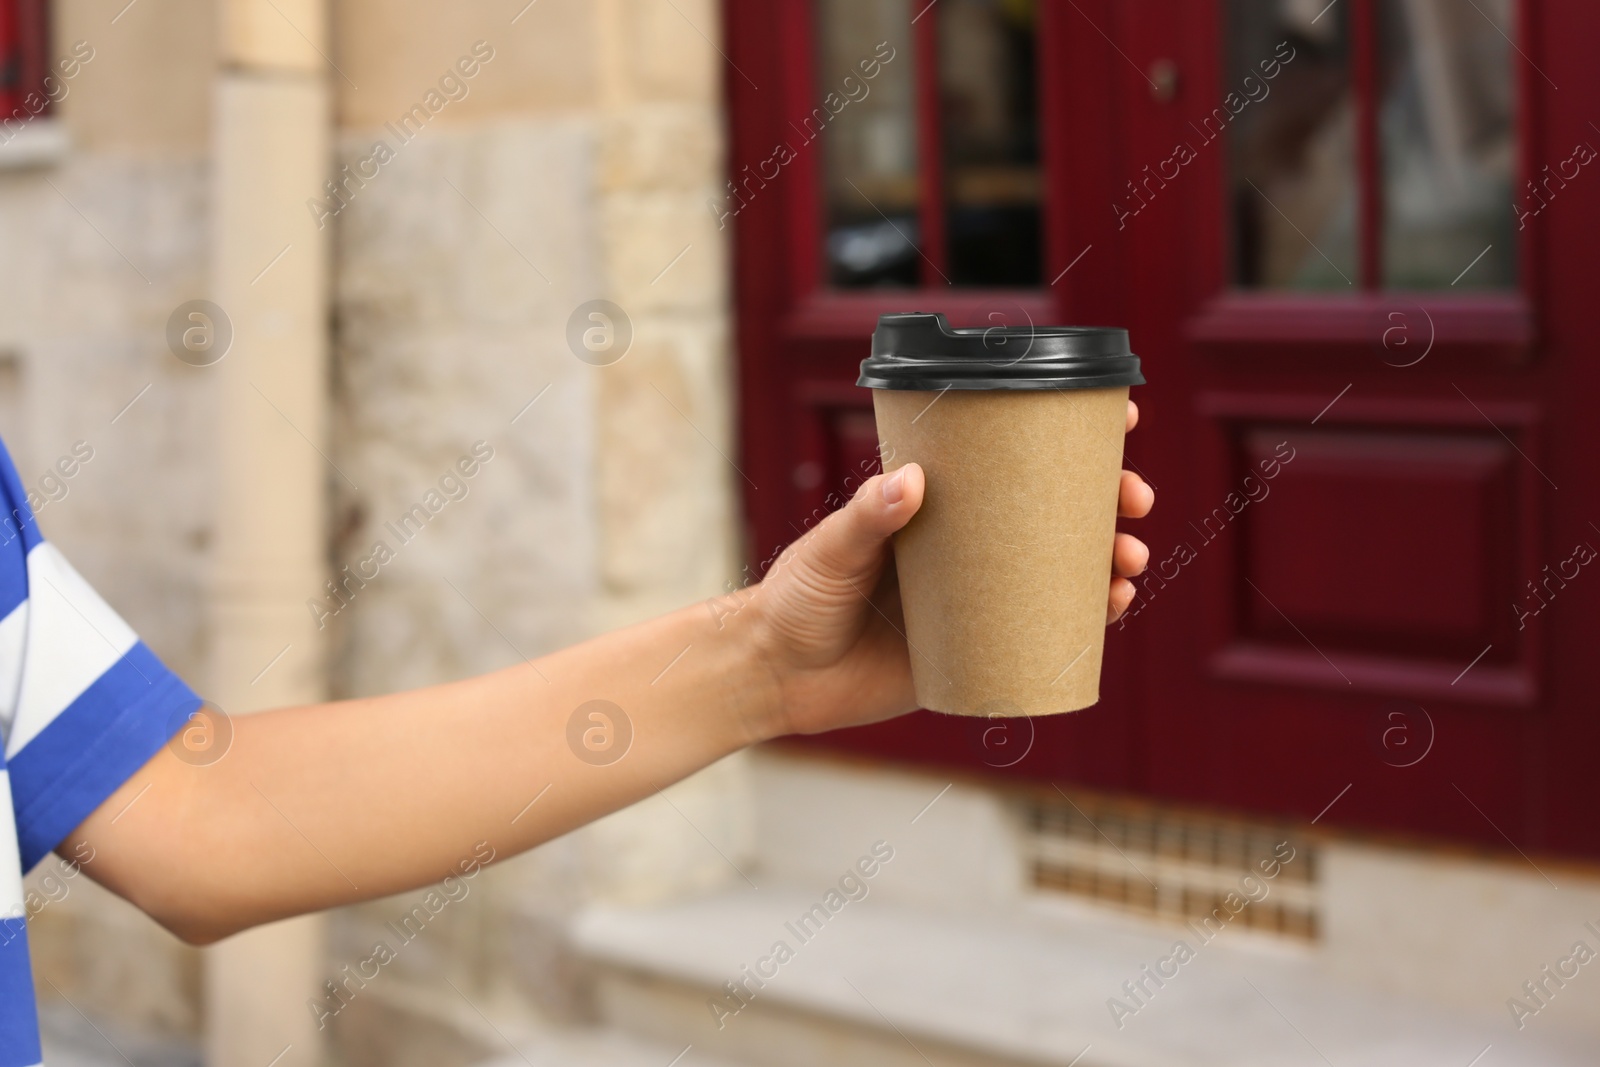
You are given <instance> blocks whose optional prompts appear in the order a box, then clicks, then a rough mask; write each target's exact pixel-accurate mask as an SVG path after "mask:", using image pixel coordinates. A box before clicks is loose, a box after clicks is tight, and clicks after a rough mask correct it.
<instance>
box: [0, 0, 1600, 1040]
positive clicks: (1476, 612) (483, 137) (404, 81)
mask: <svg viewBox="0 0 1600 1067" xmlns="http://www.w3.org/2000/svg"><path fill="white" fill-rule="evenodd" d="M1597 35H1600V14H1597V12H1596V10H1595V9H1593V8H1592V6H1591V5H1587V4H1580V3H1578V2H1577V0H1332V2H1331V3H1329V2H1327V0H1184V2H1182V3H1180V2H1178V0H932V2H929V0H854V2H851V3H843V2H837V0H740V2H738V3H733V2H729V3H727V4H723V5H718V4H716V3H713V2H712V0H588V2H579V0H463V2H458V3H455V4H451V5H439V4H425V3H420V2H413V0H392V2H390V3H385V4H380V3H377V2H375V0H217V2H207V0H131V2H130V0H0V114H4V115H6V116H9V117H8V118H5V119H3V121H0V434H3V435H4V437H5V440H6V443H7V445H8V447H9V448H10V450H11V452H12V454H13V456H14V457H15V459H16V461H17V464H18V467H19V469H20V471H21V474H22V477H23V479H24V482H25V483H26V484H27V486H28V487H29V490H30V493H31V494H32V497H31V499H32V500H33V502H34V506H35V510H36V511H37V513H38V517H39V522H40V524H41V526H42V527H43V529H44V531H45V533H46V534H47V535H48V536H49V537H51V538H52V539H53V540H54V541H56V542H57V543H58V544H59V545H61V547H62V548H63V550H64V551H65V552H66V554H67V555H68V556H69V558H71V559H72V560H73V561H74V562H75V563H76V565H77V566H78V567H79V569H80V570H82V571H83V572H84V574H85V575H86V577H88V579H89V580H90V581H91V582H92V583H93V584H94V585H95V586H97V587H98V588H99V589H100V591H101V592H102V593H103V594H104V595H105V596H106V597H107V599H108V600H110V602H111V603H112V604H113V605H114V606H115V607H116V608H117V609H118V610H119V611H120V612H121V613H122V614H123V615H124V616H126V617H127V618H128V619H129V621H130V622H131V623H132V624H133V626H134V627H135V629H137V630H138V631H139V632H140V633H141V635H142V636H143V637H144V638H145V639H146V640H147V641H148V642H149V643H150V645H151V646H152V647H153V648H155V649H156V651H157V652H158V653H159V654H160V655H161V656H162V657H163V658H164V659H166V661H167V662H168V663H169V664H171V665H172V666H173V667H174V668H175V669H177V670H178V671H179V672H180V673H181V674H183V675H184V676H185V677H186V678H188V679H189V680H190V681H191V683H192V684H194V685H195V686H196V688H198V689H199V690H200V691H201V692H203V693H205V694H206V695H207V697H208V698H209V699H210V700H211V701H212V702H214V704H215V706H216V707H217V708H218V709H220V711H219V712H218V713H217V714H214V715H213V716H212V717H211V719H210V720H209V722H210V723H211V725H212V727H213V728H214V730H215V731H216V736H215V737H214V738H212V739H211V741H210V742H209V747H205V748H203V749H202V750H201V751H199V752H197V753H196V754H195V755H194V757H193V758H194V760H195V762H197V763H199V764H202V765H204V764H206V763H207V762H210V761H214V760H216V759H222V758H226V747H227V746H226V741H227V725H228V721H229V718H230V717H233V716H238V715H243V714H248V713H249V712H251V711H254V710H260V709H263V708H268V707H274V706H280V705H282V704H285V703H294V702H305V701H314V700H320V699H326V698H330V697H342V696H355V695H363V694H371V693H381V692H388V691H393V690H397V689H402V688H409V687H413V686H418V685H424V684H428V683H432V682H437V681H442V680H446V679H453V678H459V677H462V676H465V675H468V674H473V673H477V672H481V671H486V670H490V669H494V668H497V667H501V666H505V665H508V664H512V663H515V662H518V661H519V660H521V659H522V658H524V657H528V656H536V655H539V654H542V653H545V652H549V651H552V650H554V649H556V648H559V647H561V646H563V645H566V644H569V643H571V642H574V641H578V640H581V639H583V638H585V637H587V636H590V635H593V634H596V633H599V632H603V631H605V630H609V629H611V628H614V627H616V626H619V625H623V624H626V623H628V622H631V621H635V620H638V619H642V618H646V617H649V616H651V615H653V614H656V613H659V612H662V611H665V610H668V609H670V608H674V607H678V606H680V605H682V604H685V603H689V602H692V601H695V600H697V599H705V598H709V597H713V596H717V595H719V594H723V593H726V592H728V591H730V590H733V589H737V588H738V587H740V586H742V585H744V584H746V583H748V582H749V581H751V580H753V579H754V577H755V576H756V575H757V574H759V571H760V567H761V566H762V563H763V561H767V560H769V559H771V558H772V556H773V555H774V554H775V553H776V551H777V550H778V549H779V548H780V547H781V546H782V545H784V544H786V543H787V542H788V541H790V540H792V539H793V538H794V537H795V536H796V535H797V534H798V533H799V532H800V531H801V530H803V529H804V528H805V527H806V526H807V524H809V523H811V522H814V521H816V519H817V518H819V517H820V516H821V515H823V514H825V513H826V512H827V511H828V510H830V509H831V508H833V507H836V506H837V505H838V504H839V503H840V502H841V500H842V499H843V498H845V497H847V496H848V494H849V492H850V491H851V490H852V489H853V487H854V486H855V485H856V484H858V483H859V481H860V480H861V478H862V477H864V476H865V475H866V474H868V473H870V472H871V471H872V470H873V469H874V467H873V464H874V462H875V461H874V446H875V440H876V439H875V435H874V430H873V423H872V416H871V402H870V398H869V397H868V396H867V395H866V394H865V391H863V390H858V389H856V388H855V386H854V379H855V367H856V364H857V363H858V362H859V360H860V359H861V358H862V357H863V356H864V355H865V354H866V350H867V339H868V337H869V335H870V332H871V329H872V326H873V323H874V322H875V319H876V316H877V315H878V314H880V313H882V312H886V311H906V310H928V311H933V310H938V311H944V312H946V313H947V314H948V315H949V316H950V318H951V320H952V321H953V322H956V323H957V324H962V325H993V324H1005V325H1020V324H1026V323H1028V322H1035V323H1045V322H1084V323H1090V322H1092V323H1106V324H1123V325H1127V326H1128V327H1129V328H1130V329H1131V331H1132V336H1133V341H1134V347H1135V350H1136V351H1138V352H1139V353H1140V354H1141V356H1142V357H1143V359H1144V365H1145V373H1146V375H1147V377H1148V378H1149V381H1150V384H1149V385H1148V386H1145V387H1141V388H1140V389H1138V390H1136V393H1135V395H1136V399H1137V400H1138V401H1139V403H1140V405H1141V408H1142V410H1143V413H1144V423H1143V425H1142V426H1141V428H1140V429H1139V431H1138V432H1137V433H1136V434H1134V435H1133V437H1131V438H1130V439H1129V443H1128V452H1127V455H1128V461H1129V465H1130V466H1133V467H1135V468H1136V469H1138V470H1140V471H1141V472H1142V473H1143V474H1144V475H1145V477H1146V478H1147V479H1148V480H1149V481H1150V482H1151V483H1152V484H1153V485H1155V486H1156V488H1157V490H1158V499H1159V502H1160V506H1159V507H1158V509H1157V512H1156V514H1155V515H1154V516H1153V517H1152V518H1151V519H1150V520H1147V521H1146V522H1144V523H1141V524H1140V526H1139V533H1140V535H1141V536H1142V537H1144V538H1145V539H1146V540H1147V541H1148V542H1149V544H1150V547H1151V550H1152V554H1151V570H1150V572H1149V573H1148V574H1147V576H1146V577H1144V578H1141V579H1140V581H1139V583H1138V586H1139V589H1140V596H1139V598H1138V600H1136V602H1135V605H1134V607H1133V609H1132V610H1131V611H1130V612H1129V614H1128V616H1127V617H1126V618H1125V619H1124V620H1123V622H1122V623H1120V624H1119V625H1118V626H1115V627H1113V629H1112V631H1111V633H1110V635H1109V639H1108V649H1107V662H1106V669H1105V675H1104V681H1103V699H1102V702H1101V703H1100V705H1098V706H1097V707H1095V708H1094V709H1091V710H1088V711H1085V712H1080V713H1077V714H1075V715H1072V716H1067V717H1063V718H1059V719H1046V720H1037V721H1031V722H1030V721H1026V720H1023V721H1008V720H992V721H988V720H972V721H964V720H955V719H948V718H941V717H938V716H933V715H930V714H927V713H918V714H916V715H913V716H910V717H908V718H906V719H904V720H901V721H898V722H895V723H890V724H884V725H881V726H878V727H873V728H869V729H864V730H858V731H848V732H845V733H842V734H839V735H834V736H829V737H824V738H819V739H811V740H808V741H806V742H804V743H801V742H797V741H791V742H785V743H781V744H777V745H772V746H767V747H766V748H765V749H763V750H760V751H754V752H748V753H743V754H740V755H739V756H736V757H734V758H732V759H729V760H727V761H725V762H723V763H721V764H719V765H717V766H715V767H712V768H710V769H709V770H707V771H705V772H704V773H702V774H700V775H698V776H696V777H695V778H693V779H691V780H689V781H686V782H684V783H682V784H680V785H678V786H675V787H673V788H672V789H669V790H667V791H666V793H665V794H663V795H662V796H660V797H658V798H656V799H654V800H652V801H650V802H647V803H644V804H641V805H638V806H637V807H635V808H633V809H630V810H628V811H625V812H622V813H619V814H617V815H615V816H613V817H611V818H608V819H606V820H603V821H602V822H600V823H598V824H596V825H594V826H592V827H589V828H587V829H585V830H583V831H581V832H578V833H575V834H572V835H570V836H569V837H567V838H564V839H562V840H559V841H556V842H553V843H551V844H549V845H547V846H545V847H543V848H541V849H538V850H536V851H535V852H533V853H531V854H528V855H526V856H523V857H520V858H517V859H513V860H508V861H506V862H503V863H499V864H497V865H496V866H494V867H493V868H491V869H488V870H486V871H484V872H483V873H481V874H478V875H476V876H475V877H473V878H471V879H469V880H466V881H463V882H461V883H458V884H456V885H455V886H452V887H451V888H450V892H449V894H447V895H441V894H440V893H437V892H436V893H433V894H432V895H431V896H430V893H429V892H428V891H425V890H419V891H418V892H416V893H413V894H403V895H401V896H399V897H396V898H392V899H389V900H383V901H378V902H374V903H372V904H368V905H364V906H361V907H354V908H348V909H344V910H342V911H339V912H336V913H333V914H330V915H327V916H318V917H312V918H309V919H304V920H297V921H293V922H289V923H283V924H278V925H275V926H272V927H268V928H264V929H261V930H257V931H252V932H250V933H247V934H245V935H241V936H239V937H237V938H234V939H231V940H230V941H228V942H226V943H224V944H222V945H220V946H215V947H212V948H209V949H206V950H203V951H202V950H195V949H191V948H187V947H185V946H183V945H181V944H179V943H178V942H177V941H175V940H174V939H172V938H171V937H169V936H168V935H166V934H165V933H164V932H162V931H161V930H160V929H159V928H157V927H156V926H155V925H154V924H153V923H151V922H150V921H148V920H146V919H145V918H144V917H143V916H142V915H140V914H139V913H138V912H137V911H135V910H134V909H133V908H132V907H131V906H129V905H127V904H125V903H123V902H121V901H120V900H118V899H116V898H113V897H111V896H110V895H109V894H107V893H106V892H104V891H102V890H100V889H98V888H97V887H96V886H95V885H93V884H92V883H91V882H89V880H88V879H87V878H86V877H84V876H83V875H82V873H81V871H79V870H78V869H76V868H74V867H72V866H71V865H70V864H63V863H59V862H57V861H56V860H54V859H52V860H49V861H46V862H45V863H44V864H42V865H41V866H40V867H39V868H38V869H37V870H36V871H35V872H33V874H32V875H31V876H30V877H29V879H28V882H27V886H28V889H29V897H28V901H27V908H28V913H29V919H30V923H31V928H32V929H31V932H30V940H31V943H32V944H33V946H34V954H35V972H36V979H37V982H36V984H37V986H38V991H39V997H40V1001H41V1005H42V1012H43V1016H44V1027H45V1034H46V1051H47V1062H49V1063H51V1064H53V1065H55V1067H76V1065H80V1064H81V1065H98V1064H117V1063H129V1064H137V1065H139V1067H144V1065H146V1064H200V1063H205V1064H209V1065H212V1067H300V1065H311V1064H329V1065H333V1064H343V1065H350V1067H358V1065H380V1064H384V1065H387V1064H394V1065H406V1067H409V1065H419V1067H420V1065H429V1067H436V1065H457V1064H459V1065H464V1067H465V1065H479V1064H484V1065H487V1064H495V1065H509V1064H516V1063H524V1062H525V1063H529V1064H540V1065H543V1064H546V1063H549V1064H558V1063H559V1064H580V1063H594V1064H625V1065H633V1064H639V1065H661V1067H667V1065H671V1064H683V1065H690V1064H695V1063H701V1064H719V1063H720V1064H747V1065H751V1067H762V1065H784V1067H788V1065H801V1064H816V1063H838V1064H856V1063H860V1064H867V1063H871V1064H907V1065H913V1064H923V1063H930V1064H931V1063H937V1064H940V1065H959V1064H1006V1065H1017V1064H1060V1065H1065V1064H1078V1065H1080V1067H1095V1065H1127V1067H1138V1065H1146V1064H1149V1065H1156V1064H1195V1065H1199V1064H1220V1063H1227V1064H1233V1065H1239V1064H1300V1063H1304V1064H1317V1063H1339V1064H1345V1063H1365V1064H1397V1065H1398V1064H1405V1065H1408V1067H1412V1065H1419V1064H1424V1065H1431V1064H1440V1065H1453V1067H1468V1065H1470V1064H1479V1063H1481V1064H1484V1065H1486V1067H1487V1065H1493V1064H1505V1063H1523V1064H1580V1063H1589V1062H1592V1061H1593V1048H1594V1047H1595V1042H1596V1040H1597V1039H1600V971H1597V970H1596V968H1595V967H1594V966H1590V965H1589V964H1590V961H1591V960H1592V959H1593V958H1594V956H1595V954H1596V953H1597V952H1600V867H1597V866H1596V863H1595V861H1596V860H1597V859H1600V824H1597V823H1596V821H1595V812H1596V810H1597V805H1596V800H1595V790H1594V785H1593V783H1594V780H1595V767H1596V763H1597V761H1600V716H1597V715H1596V713H1595V708H1596V702H1595V697H1594V690H1593V684H1592V680H1591V678H1590V671H1589V666H1588V664H1589V663H1590V662H1592V656H1591V655H1590V653H1591V652H1592V649H1593V647H1594V643H1595V640H1596V639H1597V638H1600V627H1597V624H1596V622H1595V619H1596V618H1597V614H1596V608H1597V606H1600V578H1595V577H1592V576H1591V574H1590V571H1591V570H1593V568H1591V567H1589V566H1588V564H1589V563H1590V562H1591V561H1592V560H1593V559H1594V557H1595V554H1596V549H1595V548H1594V546H1595V545H1597V544H1600V526H1596V525H1595V523H1596V522H1600V509H1595V508H1593V507H1592V503H1593V501H1594V500H1595V499H1596V496H1595V493H1596V490H1597V489H1600V485H1597V483H1596V476H1595V473H1594V469H1593V464H1592V462H1590V458H1591V457H1592V456H1593V455H1595V454H1596V449H1597V447H1600V441H1597V440H1596V439H1595V438H1596V431H1595V428H1594V420H1592V419H1589V418H1587V417H1585V416H1584V414H1583V413H1582V412H1581V410H1580V408H1581V405H1582V404H1583V402H1584V399H1585V397H1586V396H1587V395H1590V394H1591V393H1592V390H1593V388H1594V387H1595V386H1596V384H1600V383H1597V382H1596V377H1597V374H1600V372H1597V370H1596V364H1595V362H1594V360H1593V359H1592V358H1590V357H1589V356H1586V355H1585V354H1584V353H1586V352H1590V353H1591V355H1592V352H1591V349H1592V344H1590V343H1589V342H1588V338H1589V333H1590V330H1589V326H1588V324H1587V322H1586V321H1585V320H1584V319H1583V317H1582V316H1583V315H1584V314H1585V312H1586V311H1588V309H1589V303H1590V299H1591V298H1590V294H1591V293H1592V291H1593V288H1594V283H1595V280H1596V267H1595V264H1594V254H1593V248H1594V237H1595V236H1596V234H1597V233H1600V176H1597V174H1596V173H1594V171H1595V168H1593V167H1591V166H1590V164H1591V163H1592V162H1593V161H1594V160H1595V158H1596V155H1597V152H1596V148H1595V147H1594V146H1595V145H1600V128H1597V127H1595V126H1594V125H1593V122H1592V121H1591V119H1592V118H1593V116H1592V115H1591V113H1590V112H1589V111H1587V110H1586V108H1587V107H1588V105H1589V104H1590V103H1592V101H1594V100H1595V99H1596V98H1597V93H1600V84H1597V80H1600V75H1597V73H1596V69H1597V68H1595V66H1594V64H1593V62H1592V57H1591V56H1589V55H1588V54H1587V53H1586V51H1585V47H1584V46H1585V44H1586V43H1587V42H1592V41H1593V40H1595V39H1596V38H1597ZM469 456H471V457H476V459H477V460H478V461H479V463H478V465H477V469H476V473H475V474H474V475H473V476H472V477H470V478H463V477H458V476H456V474H455V473H453V472H455V471H457V470H459V469H460V468H458V467H457V464H458V462H459V461H460V460H461V459H462V458H463V457H469ZM379 543H382V544H383V545H385V546H386V549H387V551H386V552H384V553H378V552H376V546H377V545H378V544H379ZM380 556H381V557H382V558H379V557H380ZM349 758H350V759H352V760H359V759H360V753H359V752H352V753H350V754H349ZM617 758H626V753H625V752H624V753H622V754H621V755H620V756H618V757H617ZM394 787H395V788H396V789H404V788H405V783H403V782H397V783H395V785H394ZM530 799H535V798H534V790H533V788H532V787H531V786H530ZM395 847H396V848H401V847H404V842H402V841H397V842H396V843H395ZM91 862H92V861H91ZM868 871H870V872H871V873H870V874H868V873H867V872H868ZM442 873H443V872H441V877H442ZM779 944H782V945H783V946H784V951H779V950H778V945H779ZM379 945H383V946H385V948H386V951H385V952H378V951H377V946H379ZM1180 946H1181V948H1180ZM1591 972H1593V973H1591Z"/></svg>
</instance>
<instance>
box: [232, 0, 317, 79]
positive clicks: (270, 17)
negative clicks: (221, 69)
mask: <svg viewBox="0 0 1600 1067" xmlns="http://www.w3.org/2000/svg"><path fill="white" fill-rule="evenodd" d="M218 6H219V7H220V9H221V12H222V26H221V30H222V57H223V62H225V63H227V64H228V65H229V66H231V67H234V68H236V69H238V68H242V69H245V70H252V69H253V70H280V71H281V70H288V71H304V72H310V71H321V70H324V69H325V68H326V66H327V65H328V62H329V60H328V14H327V10H328V8H327V0H222V2H221V4H220V5H218Z"/></svg>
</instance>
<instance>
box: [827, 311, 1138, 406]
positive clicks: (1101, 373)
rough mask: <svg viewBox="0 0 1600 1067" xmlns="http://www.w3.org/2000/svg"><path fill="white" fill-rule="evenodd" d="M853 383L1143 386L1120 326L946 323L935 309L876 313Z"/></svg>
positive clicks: (967, 386)
mask: <svg viewBox="0 0 1600 1067" xmlns="http://www.w3.org/2000/svg"><path fill="white" fill-rule="evenodd" d="M856 384H857V385H864V386H867V387H868V388H871V389H922V390H942V389H1110V388H1114V387H1117V386H1123V385H1143V384H1144V375H1142V374H1140V373H1139V357H1138V356H1136V355H1134V354H1133V353H1132V352H1130V351H1129V350H1128V331H1127V330H1123V329H1118V328H1116V327H1109V326H988V327H984V326H978V327H973V328H970V329H960V330H956V329H952V328H951V326H950V323H949V322H948V321H946V320H945V317H944V315H943V314H942V313H934V314H928V313H926V312H920V311H916V312H910V313H905V314H897V315H880V316H879V317H878V328H877V329H876V330H874V331H873V333H872V355H871V357H870V358H868V359H864V360H862V361H861V377H860V378H859V379H857V380H856Z"/></svg>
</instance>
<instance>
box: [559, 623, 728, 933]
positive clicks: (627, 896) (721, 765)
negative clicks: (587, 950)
mask: <svg viewBox="0 0 1600 1067" xmlns="http://www.w3.org/2000/svg"><path fill="white" fill-rule="evenodd" d="M690 654H691V655H692V654H693V653H692V652H691V653H690ZM752 830H753V824H752V822H751V819H750V804H749V769H748V756H747V754H746V753H742V752H741V753H735V754H734V755H732V756H729V757H727V758H726V759H723V760H721V761H719V762H717V763H714V764H712V765H711V766H710V767H707V768H706V769H705V770H703V771H700V772H699V773H698V774H695V775H693V776H691V777H689V778H686V779H684V780H683V781H681V782H679V783H677V784H676V785H672V786H669V787H668V788H667V789H666V790H665V791H664V792H663V793H661V794H659V795H657V796H654V797H652V798H650V799H649V800H645V801H642V802H641V803H639V804H635V805H634V806H633V807H630V808H625V809H623V810H622V811H619V812H616V813H615V814H612V815H608V816H606V817H605V818H603V819H601V820H600V821H598V822H596V823H594V824H592V825H591V826H589V827H587V828H586V829H584V830H583V831H581V832H580V834H579V842H580V844H579V848H580V854H581V857H582V860H581V862H582V868H583V871H584V878H585V881H586V884H587V885H588V887H589V890H590V893H589V899H590V900H593V901H600V902H605V903H611V904H649V903H656V902H660V901H665V900H670V899H672V898H674V897H677V896H683V895H691V894H692V895H698V894H700V893H704V892H706V891H708V890H712V889H717V888H723V887H732V886H745V885H747V884H752V883H753V884H759V879H756V878H755V877H754V876H755V874H756V872H755V869H754V867H753V864H752V861H751V856H750V853H751V849H752V838H751V833H752Z"/></svg>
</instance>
